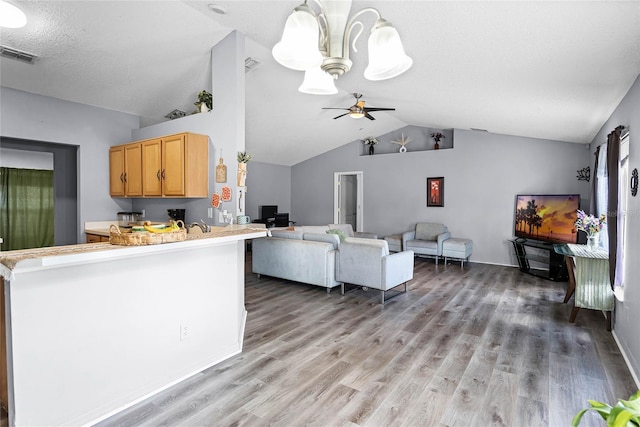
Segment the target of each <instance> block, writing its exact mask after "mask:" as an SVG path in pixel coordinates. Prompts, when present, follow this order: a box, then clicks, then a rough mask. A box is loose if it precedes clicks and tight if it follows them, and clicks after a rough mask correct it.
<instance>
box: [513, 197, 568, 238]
mask: <svg viewBox="0 0 640 427" xmlns="http://www.w3.org/2000/svg"><path fill="white" fill-rule="evenodd" d="M578 209H580V195H579V194H536V195H518V196H516V209H515V232H514V234H515V236H516V237H520V238H525V239H532V240H540V241H543V242H549V243H577V241H578V233H577V230H576V228H575V226H574V225H573V223H574V222H575V220H576V211H577V210H578Z"/></svg>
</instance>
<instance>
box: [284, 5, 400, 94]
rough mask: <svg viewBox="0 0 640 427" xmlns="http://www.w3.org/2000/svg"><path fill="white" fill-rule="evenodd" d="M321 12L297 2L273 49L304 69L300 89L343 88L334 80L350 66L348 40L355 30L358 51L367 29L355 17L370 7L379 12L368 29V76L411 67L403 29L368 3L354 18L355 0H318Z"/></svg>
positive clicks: (287, 63)
mask: <svg viewBox="0 0 640 427" xmlns="http://www.w3.org/2000/svg"><path fill="white" fill-rule="evenodd" d="M313 2H314V3H315V4H316V5H317V6H318V8H319V12H315V11H314V10H313V9H312V8H311V6H309V4H308V3H307V0H305V2H304V3H303V4H301V5H300V6H298V7H296V8H295V9H294V10H293V12H292V13H291V15H289V17H288V18H287V22H286V24H285V27H284V31H283V33H282V39H281V40H280V42H278V43H277V44H276V45H275V46H274V47H273V50H272V54H273V57H274V58H275V60H276V61H278V62H279V63H280V64H281V65H284V66H285V67H287V68H290V69H292V70H298V71H304V72H305V76H304V81H303V83H302V85H301V86H300V87H299V88H298V90H299V91H300V92H304V93H311V94H314V95H328V94H334V93H338V90H337V89H336V87H335V84H334V81H335V80H336V79H337V78H338V77H340V76H342V75H343V74H345V73H347V72H349V70H350V69H351V66H352V64H353V63H352V62H351V60H350V59H349V42H350V39H351V33H352V32H353V31H354V30H355V31H356V33H355V36H354V38H353V44H352V48H353V51H354V52H357V51H358V50H357V49H356V41H357V40H358V37H359V36H360V34H361V33H362V31H363V30H364V24H363V23H362V22H361V21H358V20H356V19H357V18H358V17H359V16H360V15H362V14H363V13H366V12H371V13H373V14H375V15H376V16H377V20H376V23H375V24H374V25H373V28H371V34H370V35H369V41H368V50H369V65H368V66H367V68H366V69H365V71H364V77H365V78H366V79H368V80H385V79H390V78H393V77H396V76H398V75H400V74H402V73H404V72H405V71H407V70H408V69H409V68H410V67H411V65H412V64H413V60H412V59H411V58H410V57H408V56H407V54H406V53H405V52H404V48H403V47H402V41H401V40H400V35H399V34H398V31H397V30H396V29H395V28H394V27H393V25H392V24H391V23H390V22H388V21H386V20H384V19H382V17H381V15H380V12H378V10H377V9H374V8H371V7H369V8H366V9H362V10H360V11H359V12H357V13H356V14H355V15H354V16H353V17H352V18H349V13H350V11H351V0H313Z"/></svg>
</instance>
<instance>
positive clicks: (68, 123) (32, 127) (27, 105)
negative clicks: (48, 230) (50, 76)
mask: <svg viewBox="0 0 640 427" xmlns="http://www.w3.org/2000/svg"><path fill="white" fill-rule="evenodd" d="M0 110H1V111H2V114H0V136H2V137H3V141H9V140H21V144H23V145H22V147H21V148H22V149H35V150H36V151H52V148H51V147H52V146H55V145H56V144H57V145H59V146H60V147H59V148H61V149H64V147H65V146H67V147H68V146H69V145H72V146H75V147H73V150H74V151H77V159H75V160H68V159H66V158H65V159H63V160H61V159H60V158H59V157H58V156H55V154H54V158H57V159H56V160H55V163H54V176H56V178H55V179H56V180H57V179H58V174H59V173H62V174H63V176H62V177H61V179H63V180H64V181H65V184H64V189H66V190H68V191H67V192H65V193H64V194H61V193H59V192H58V190H56V192H57V194H56V225H55V227H56V231H55V232H56V244H58V236H63V235H64V236H66V235H68V233H69V230H68V229H66V228H62V229H61V228H60V227H66V226H64V225H60V224H59V222H58V221H60V220H64V221H69V220H70V217H69V216H65V214H62V216H61V215H59V214H58V209H59V206H58V205H59V203H58V197H63V198H64V199H65V200H70V198H76V197H77V200H78V201H79V203H78V205H77V211H76V212H75V216H74V217H72V219H71V221H72V222H73V223H74V224H73V225H71V226H70V227H72V229H73V231H71V233H75V236H76V237H75V239H73V240H72V241H67V239H65V241H64V242H62V243H61V244H63V243H65V244H66V243H77V242H84V233H83V232H82V230H83V228H84V227H83V224H84V222H85V221H100V220H107V219H114V218H116V213H117V212H118V211H121V210H130V209H131V201H130V200H122V199H121V200H118V199H112V198H111V197H109V156H108V155H107V153H108V150H109V147H110V146H112V145H117V144H122V143H124V142H127V141H130V140H131V131H132V130H133V129H137V128H138V127H139V123H140V120H139V118H138V117H137V116H133V115H131V114H126V113H120V112H116V111H112V110H107V109H104V108H98V107H92V106H89V105H83V104H77V103H74V102H68V101H63V100H60V99H56V98H50V97H46V96H40V95H34V94H31V93H28V92H23V91H18V90H14V89H9V88H6V87H0ZM43 142H46V143H47V144H44V145H43ZM48 143H53V145H49V144H48ZM3 145H4V143H3ZM13 148H16V147H15V146H14V147H13ZM60 161H64V162H68V161H72V162H75V166H76V167H75V168H74V167H72V165H71V166H70V165H68V163H66V164H60V163H59V162H60ZM76 169H77V177H76ZM74 187H75V188H74ZM69 215H73V214H69Z"/></svg>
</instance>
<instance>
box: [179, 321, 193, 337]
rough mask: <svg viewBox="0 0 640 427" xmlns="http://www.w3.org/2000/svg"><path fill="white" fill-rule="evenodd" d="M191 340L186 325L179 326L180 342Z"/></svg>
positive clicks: (189, 331) (189, 330)
mask: <svg viewBox="0 0 640 427" xmlns="http://www.w3.org/2000/svg"><path fill="white" fill-rule="evenodd" d="M189 338H191V329H190V328H189V326H188V325H184V324H183V325H180V341H184V340H188V339H189Z"/></svg>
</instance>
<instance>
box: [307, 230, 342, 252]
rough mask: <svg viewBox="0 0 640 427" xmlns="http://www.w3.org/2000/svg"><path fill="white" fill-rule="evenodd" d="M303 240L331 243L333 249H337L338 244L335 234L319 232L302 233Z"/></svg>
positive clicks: (338, 240)
mask: <svg viewBox="0 0 640 427" xmlns="http://www.w3.org/2000/svg"><path fill="white" fill-rule="evenodd" d="M303 239H304V240H312V241H314V242H325V243H331V244H332V245H333V249H338V247H339V246H340V239H339V238H338V236H337V235H335V234H319V233H304V235H303Z"/></svg>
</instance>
